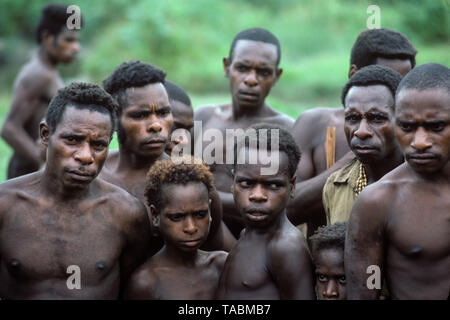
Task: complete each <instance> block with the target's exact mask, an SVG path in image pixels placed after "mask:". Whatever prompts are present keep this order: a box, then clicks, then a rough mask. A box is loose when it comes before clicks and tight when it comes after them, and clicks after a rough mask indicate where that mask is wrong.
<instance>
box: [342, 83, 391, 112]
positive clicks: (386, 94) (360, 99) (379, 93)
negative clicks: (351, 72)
mask: <svg viewBox="0 0 450 320" xmlns="http://www.w3.org/2000/svg"><path fill="white" fill-rule="evenodd" d="M393 105H394V97H393V96H392V93H391V91H390V90H389V89H388V88H387V87H386V86H385V85H382V84H377V85H371V86H352V87H351V88H350V90H349V91H348V93H347V96H346V97H345V110H346V111H348V110H350V109H370V108H372V109H373V108H379V109H382V110H384V111H387V110H388V109H389V108H391V107H392V106H393ZM366 111H367V110H366Z"/></svg>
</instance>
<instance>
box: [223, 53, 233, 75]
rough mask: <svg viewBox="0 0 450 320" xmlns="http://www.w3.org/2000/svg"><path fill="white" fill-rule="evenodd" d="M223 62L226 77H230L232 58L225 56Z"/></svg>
mask: <svg viewBox="0 0 450 320" xmlns="http://www.w3.org/2000/svg"><path fill="white" fill-rule="evenodd" d="M222 63H223V73H224V75H225V77H227V78H228V77H229V76H230V64H231V62H230V59H229V58H227V57H223V59H222Z"/></svg>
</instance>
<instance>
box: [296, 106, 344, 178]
mask: <svg viewBox="0 0 450 320" xmlns="http://www.w3.org/2000/svg"><path fill="white" fill-rule="evenodd" d="M343 118H344V110H343V108H316V109H312V110H308V111H305V112H304V113H302V114H301V115H300V116H299V117H298V119H297V120H296V122H295V124H294V127H293V129H292V135H293V136H294V138H295V141H296V142H297V144H298V146H299V148H300V150H301V151H302V159H301V160H300V165H299V167H298V169H297V181H298V182H301V181H304V180H307V179H310V178H312V177H315V176H317V175H319V174H320V173H322V172H323V171H325V170H326V169H328V168H327V152H326V142H327V128H335V134H334V137H335V139H334V141H332V143H333V144H334V148H333V149H334V150H335V152H334V157H333V158H334V160H338V159H340V158H342V157H343V156H344V155H345V154H346V153H347V152H349V151H350V148H349V147H348V143H347V140H346V138H345V134H344V121H343Z"/></svg>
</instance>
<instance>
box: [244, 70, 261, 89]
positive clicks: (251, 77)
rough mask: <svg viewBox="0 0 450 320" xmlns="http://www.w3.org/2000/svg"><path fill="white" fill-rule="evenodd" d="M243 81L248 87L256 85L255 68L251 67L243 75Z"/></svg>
mask: <svg viewBox="0 0 450 320" xmlns="http://www.w3.org/2000/svg"><path fill="white" fill-rule="evenodd" d="M244 83H245V84H246V85H247V86H248V87H254V86H256V85H258V78H257V76H256V71H255V70H253V69H252V70H250V71H249V72H248V73H247V74H246V75H245V79H244Z"/></svg>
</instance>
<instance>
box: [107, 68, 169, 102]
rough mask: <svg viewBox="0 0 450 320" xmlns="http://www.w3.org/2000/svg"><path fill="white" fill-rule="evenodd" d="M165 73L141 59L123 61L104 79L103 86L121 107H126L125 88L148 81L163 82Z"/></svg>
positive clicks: (137, 85) (148, 82) (145, 83)
mask: <svg viewBox="0 0 450 320" xmlns="http://www.w3.org/2000/svg"><path fill="white" fill-rule="evenodd" d="M165 78H166V73H165V72H164V71H163V70H161V69H160V68H158V67H156V66H154V65H152V64H150V63H145V62H141V61H129V62H123V63H122V64H121V65H120V66H118V67H117V68H116V69H115V70H114V71H113V72H112V73H111V74H110V75H109V76H108V77H107V78H106V79H105V80H103V88H105V90H106V92H108V93H109V94H110V95H112V96H113V97H114V98H115V99H117V102H118V103H119V107H120V108H121V109H123V108H125V107H126V103H127V101H126V95H125V94H124V93H125V90H126V89H128V88H133V87H143V86H145V85H147V84H150V83H158V82H161V83H162V84H164V80H165Z"/></svg>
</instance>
